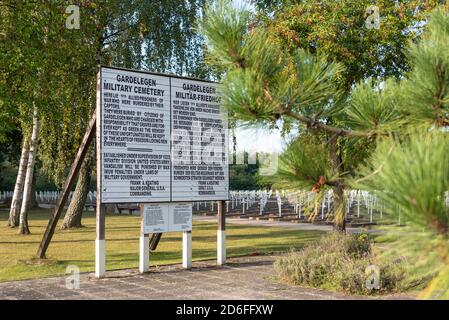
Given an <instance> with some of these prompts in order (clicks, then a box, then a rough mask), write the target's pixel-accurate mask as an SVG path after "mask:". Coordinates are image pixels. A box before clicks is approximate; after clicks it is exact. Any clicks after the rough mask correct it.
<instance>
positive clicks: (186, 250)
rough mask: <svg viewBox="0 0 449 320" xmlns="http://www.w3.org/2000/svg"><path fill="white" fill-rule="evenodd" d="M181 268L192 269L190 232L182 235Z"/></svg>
mask: <svg viewBox="0 0 449 320" xmlns="http://www.w3.org/2000/svg"><path fill="white" fill-rule="evenodd" d="M182 267H183V268H184V269H190V268H192V231H184V232H183V233H182Z"/></svg>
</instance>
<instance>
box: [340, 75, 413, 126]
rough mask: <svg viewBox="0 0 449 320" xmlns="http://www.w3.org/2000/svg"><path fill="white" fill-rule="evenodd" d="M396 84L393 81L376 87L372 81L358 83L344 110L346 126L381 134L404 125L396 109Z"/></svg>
mask: <svg viewBox="0 0 449 320" xmlns="http://www.w3.org/2000/svg"><path fill="white" fill-rule="evenodd" d="M398 91H399V90H398V84H397V83H396V81H395V80H392V79H390V80H389V81H387V82H385V83H383V84H382V88H379V87H376V86H375V84H374V82H373V81H372V80H369V81H367V82H366V83H360V84H359V85H358V86H356V87H355V88H354V90H352V91H351V95H350V98H349V107H348V108H347V109H346V110H345V111H346V112H345V114H346V115H347V120H346V124H347V125H348V126H349V127H350V128H353V129H354V130H364V131H370V132H371V133H376V134H379V133H380V134H382V133H384V132H390V131H393V130H397V129H398V128H400V127H401V126H402V125H404V122H405V119H404V114H403V113H402V112H400V110H399V108H398V107H397V104H398V100H399V98H398Z"/></svg>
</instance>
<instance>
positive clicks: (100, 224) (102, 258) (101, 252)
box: [95, 200, 106, 278]
mask: <svg viewBox="0 0 449 320" xmlns="http://www.w3.org/2000/svg"><path fill="white" fill-rule="evenodd" d="M104 213H105V205H104V204H99V203H98V200H97V238H96V240H95V277H97V278H102V277H104V275H105V273H106V242H105V240H104V234H105V216H104Z"/></svg>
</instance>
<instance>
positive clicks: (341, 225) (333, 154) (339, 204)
mask: <svg viewBox="0 0 449 320" xmlns="http://www.w3.org/2000/svg"><path fill="white" fill-rule="evenodd" d="M329 152H330V158H331V164H332V169H333V171H334V172H335V173H338V175H339V176H340V175H341V174H343V173H344V167H343V160H342V158H341V154H340V152H339V146H338V135H334V136H333V137H331V138H330V140H329ZM332 191H333V197H334V199H333V208H332V214H333V216H334V230H335V231H338V232H345V231H346V216H345V213H346V201H345V191H344V185H343V183H342V181H341V178H340V177H339V181H338V182H337V183H336V184H335V186H334V187H333V188H332Z"/></svg>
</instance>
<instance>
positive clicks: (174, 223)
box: [143, 202, 192, 234]
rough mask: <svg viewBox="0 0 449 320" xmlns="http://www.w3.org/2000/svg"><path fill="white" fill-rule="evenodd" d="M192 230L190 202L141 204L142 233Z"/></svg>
mask: <svg viewBox="0 0 449 320" xmlns="http://www.w3.org/2000/svg"><path fill="white" fill-rule="evenodd" d="M191 230H192V203H182V202H178V203H146V204H144V205H143V233H145V234H148V233H165V232H179V231H191Z"/></svg>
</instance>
